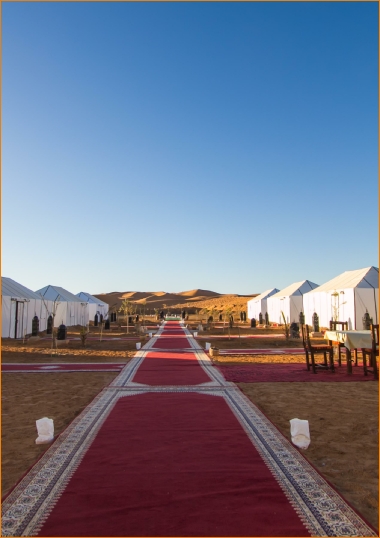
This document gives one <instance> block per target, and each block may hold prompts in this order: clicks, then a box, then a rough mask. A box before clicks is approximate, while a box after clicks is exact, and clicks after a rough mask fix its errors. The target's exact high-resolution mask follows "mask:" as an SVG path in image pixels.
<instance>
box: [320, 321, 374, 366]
mask: <svg viewBox="0 0 380 538" xmlns="http://www.w3.org/2000/svg"><path fill="white" fill-rule="evenodd" d="M325 339H326V340H328V341H329V344H330V345H332V342H339V343H342V344H344V347H345V348H346V360H347V373H348V374H352V362H351V349H362V348H371V347H372V336H371V331H326V332H325Z"/></svg>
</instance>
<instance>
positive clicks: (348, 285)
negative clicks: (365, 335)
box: [304, 267, 379, 330]
mask: <svg viewBox="0 0 380 538" xmlns="http://www.w3.org/2000/svg"><path fill="white" fill-rule="evenodd" d="M378 301H379V269H378V268H377V267H365V268H364V269H357V270H354V271H345V272H344V273H342V274H340V275H338V276H336V277H335V278H333V279H332V280H329V281H328V282H326V283H325V284H322V286H319V287H318V288H316V289H314V290H312V291H310V292H309V293H306V294H305V295H304V313H305V321H306V323H307V324H308V325H312V317H313V314H314V312H316V313H317V314H318V316H319V326H320V327H326V328H328V327H329V325H330V320H332V319H335V320H337V321H347V322H348V328H349V330H353V329H354V330H355V329H356V330H361V329H363V322H362V318H363V316H364V314H365V312H368V313H369V315H370V317H371V318H372V319H373V322H374V323H379V321H378V319H379V318H378V311H379V303H378Z"/></svg>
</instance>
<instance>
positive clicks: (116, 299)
mask: <svg viewBox="0 0 380 538" xmlns="http://www.w3.org/2000/svg"><path fill="white" fill-rule="evenodd" d="M94 295H95V297H98V298H99V299H100V300H102V301H104V302H105V303H108V304H109V305H110V307H112V309H113V310H118V309H119V308H120V306H121V303H122V301H123V300H124V299H129V300H130V301H132V302H134V303H136V305H137V306H138V307H140V308H142V307H143V305H144V303H145V301H146V305H145V308H146V312H148V311H149V310H151V311H153V310H154V309H159V310H161V309H163V308H171V309H176V310H179V309H182V308H185V309H186V310H187V311H188V313H189V314H191V313H194V312H195V310H200V309H204V308H207V309H215V310H218V311H220V312H222V311H224V310H226V309H228V308H232V310H233V311H234V312H236V313H240V312H241V311H242V310H246V309H247V301H248V300H249V299H250V298H251V297H255V296H256V295H257V294H252V295H237V294H224V295H223V294H220V293H217V292H214V291H210V290H202V289H194V290H189V291H182V292H180V293H168V292H165V291H157V292H152V291H149V292H143V291H125V292H112V293H100V294H94ZM164 305H166V306H164Z"/></svg>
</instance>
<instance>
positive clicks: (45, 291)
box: [36, 286, 84, 303]
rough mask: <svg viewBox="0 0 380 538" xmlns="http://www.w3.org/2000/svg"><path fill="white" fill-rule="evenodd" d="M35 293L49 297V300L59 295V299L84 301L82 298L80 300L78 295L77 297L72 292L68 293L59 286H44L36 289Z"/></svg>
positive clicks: (76, 301)
mask: <svg viewBox="0 0 380 538" xmlns="http://www.w3.org/2000/svg"><path fill="white" fill-rule="evenodd" d="M36 293H40V294H41V295H43V296H44V297H46V299H50V300H51V301H55V300H56V299H57V298H58V296H59V301H67V302H70V301H71V302H75V303H83V302H84V301H83V300H82V301H81V300H80V299H79V297H77V296H76V295H74V294H73V293H70V292H69V291H67V290H65V289H64V288H60V287H59V286H45V287H44V288H41V289H40V290H37V291H36Z"/></svg>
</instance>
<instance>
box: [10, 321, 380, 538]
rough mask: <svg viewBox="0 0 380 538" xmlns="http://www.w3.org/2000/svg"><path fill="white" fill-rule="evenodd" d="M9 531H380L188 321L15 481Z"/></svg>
mask: <svg viewBox="0 0 380 538" xmlns="http://www.w3.org/2000/svg"><path fill="white" fill-rule="evenodd" d="M180 335H182V336H180ZM181 347H182V351H178V352H177V351H176V350H177V349H181ZM188 349H191V350H192V351H191V352H188V351H187V350H188ZM166 350H168V351H166ZM183 350H186V351H183ZM315 377H316V376H315ZM2 535H3V536H37V535H38V536H377V534H376V532H375V531H374V529H372V528H371V526H370V525H368V524H367V523H366V522H365V521H364V520H363V519H362V518H361V517H359V516H358V515H357V513H356V512H355V511H354V510H353V509H351V508H350V506H349V505H348V504H347V503H346V502H345V501H344V500H343V499H342V497H341V496H340V495H339V494H338V493H337V492H335V490H333V489H332V488H331V487H330V486H329V485H328V484H327V482H326V481H325V480H324V479H323V478H322V477H321V476H320V475H319V473H317V472H316V471H315V470H314V468H312V467H311V466H310V464H309V463H308V462H307V461H306V460H305V458H304V457H303V456H302V455H301V454H300V453H299V451H298V450H296V449H295V448H294V447H293V446H292V445H291V443H289V442H288V441H287V440H286V439H285V438H284V437H283V436H282V434H281V433H280V432H279V431H278V430H277V428H275V427H274V426H273V425H272V424H271V422H270V421H269V420H268V419H267V418H266V417H265V416H264V415H263V414H262V413H261V412H260V411H259V410H258V408H257V407H256V406H254V405H253V404H252V403H251V402H250V401H249V400H248V399H247V398H246V397H245V396H244V395H243V394H242V393H241V392H240V390H238V388H237V387H236V385H234V384H233V383H230V382H229V381H227V380H226V379H225V378H224V377H223V376H222V375H221V373H220V371H219V370H218V369H217V368H215V367H213V366H212V364H211V362H210V360H209V358H208V357H207V355H206V354H205V353H204V352H203V350H202V349H201V348H200V346H199V345H198V344H197V343H196V341H195V340H194V338H192V336H191V334H190V333H189V331H187V329H185V328H182V326H181V324H180V323H178V322H166V323H165V324H164V325H163V326H162V327H161V328H160V330H159V331H158V333H157V334H156V335H155V336H154V337H153V338H152V339H151V340H150V341H149V342H148V343H147V344H146V345H145V346H144V347H143V349H141V350H140V351H138V352H137V353H136V355H135V357H134V359H132V360H131V361H130V362H129V363H128V364H127V365H126V366H125V367H124V368H123V370H122V371H121V372H120V374H119V375H118V376H117V377H116V378H115V379H114V381H113V382H112V383H111V385H109V386H108V387H107V388H105V389H104V390H103V391H102V392H101V393H100V394H99V395H98V396H97V397H96V398H95V399H94V401H93V402H92V403H91V404H90V405H89V406H87V408H86V409H85V410H84V411H83V412H82V413H81V415H79V416H78V417H77V418H76V419H75V420H74V421H73V422H72V423H71V424H70V426H69V427H68V428H67V429H66V430H65V431H64V432H63V433H62V434H61V435H59V436H58V438H57V439H56V440H55V442H54V443H53V444H52V446H51V447H50V448H49V449H48V450H47V451H46V453H45V454H44V455H43V457H42V458H41V459H40V460H39V461H38V462H37V463H36V464H35V465H34V467H33V468H32V469H31V471H30V472H29V473H28V474H27V475H26V476H25V478H24V479H23V480H22V481H21V482H20V483H19V484H18V485H17V486H16V487H15V488H14V490H13V491H12V492H11V493H10V495H9V496H8V497H7V498H6V499H5V501H4V502H3V518H2Z"/></svg>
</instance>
